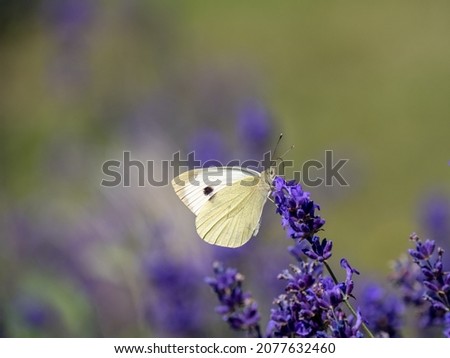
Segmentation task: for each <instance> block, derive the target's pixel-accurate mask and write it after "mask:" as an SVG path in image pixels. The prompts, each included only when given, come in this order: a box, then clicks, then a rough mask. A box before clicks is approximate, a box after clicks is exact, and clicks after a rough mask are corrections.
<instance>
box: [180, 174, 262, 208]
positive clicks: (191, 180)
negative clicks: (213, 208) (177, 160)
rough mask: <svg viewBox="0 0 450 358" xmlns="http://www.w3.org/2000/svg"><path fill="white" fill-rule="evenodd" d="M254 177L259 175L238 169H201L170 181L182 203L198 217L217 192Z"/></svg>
mask: <svg viewBox="0 0 450 358" xmlns="http://www.w3.org/2000/svg"><path fill="white" fill-rule="evenodd" d="M254 177H259V173H258V172H256V171H254V170H251V169H245V168H240V167H219V168H217V167H214V168H202V169H193V170H190V171H187V172H184V173H182V174H181V175H180V176H178V177H177V178H175V179H173V180H172V186H173V188H174V190H175V193H176V194H177V195H178V197H179V198H180V199H181V200H182V201H183V203H184V204H185V205H186V206H187V207H188V208H189V209H190V210H191V211H192V212H193V213H194V214H195V215H198V214H199V212H200V210H201V209H202V207H203V206H204V205H205V203H207V202H208V200H209V199H211V198H212V197H213V196H215V195H216V194H217V193H218V192H219V191H221V190H223V189H224V188H226V187H230V186H231V185H232V184H233V183H235V182H237V181H239V180H242V179H245V178H254Z"/></svg>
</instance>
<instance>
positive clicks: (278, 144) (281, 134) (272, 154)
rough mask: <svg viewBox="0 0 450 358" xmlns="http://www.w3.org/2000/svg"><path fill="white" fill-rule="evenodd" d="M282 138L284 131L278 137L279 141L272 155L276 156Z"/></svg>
mask: <svg viewBox="0 0 450 358" xmlns="http://www.w3.org/2000/svg"><path fill="white" fill-rule="evenodd" d="M281 138H283V133H280V136H279V137H278V140H277V143H276V144H275V148H274V149H273V151H272V155H273V156H274V157H275V153H276V152H277V150H278V145H279V144H280V141H281Z"/></svg>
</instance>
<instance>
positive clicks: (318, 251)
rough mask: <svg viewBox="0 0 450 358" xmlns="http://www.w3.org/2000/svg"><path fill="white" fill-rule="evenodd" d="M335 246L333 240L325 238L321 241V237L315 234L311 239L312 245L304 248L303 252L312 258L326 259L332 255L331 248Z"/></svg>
mask: <svg viewBox="0 0 450 358" xmlns="http://www.w3.org/2000/svg"><path fill="white" fill-rule="evenodd" d="M332 248H333V242H332V241H327V239H323V240H322V242H320V238H319V237H317V236H314V237H313V238H312V239H311V245H310V247H306V248H304V249H303V250H302V251H303V253H304V254H305V255H306V256H308V257H309V258H310V259H311V260H318V261H325V260H328V259H329V258H330V257H331V249H332Z"/></svg>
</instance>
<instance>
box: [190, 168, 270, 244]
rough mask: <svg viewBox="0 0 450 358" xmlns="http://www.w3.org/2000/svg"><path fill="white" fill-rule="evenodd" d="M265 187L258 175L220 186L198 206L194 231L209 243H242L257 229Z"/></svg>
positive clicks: (265, 191)
mask: <svg viewBox="0 0 450 358" xmlns="http://www.w3.org/2000/svg"><path fill="white" fill-rule="evenodd" d="M269 190H270V186H269V185H268V184H267V183H266V182H265V181H264V180H262V179H261V177H260V176H258V177H252V178H251V177H247V178H244V179H241V180H238V181H236V182H234V183H233V184H232V185H231V186H226V187H224V188H222V189H221V190H220V191H218V192H217V193H216V194H215V195H214V196H212V197H211V198H209V199H208V200H207V202H206V203H205V204H204V205H203V206H202V207H201V210H200V212H199V213H198V215H197V218H196V221H195V224H196V227H197V232H198V234H199V235H200V237H201V238H202V239H203V240H205V241H206V242H208V243H210V244H213V245H219V246H225V247H239V246H242V245H244V244H245V243H246V242H247V241H248V240H249V239H250V238H251V237H252V236H253V235H256V233H257V231H258V229H259V221H260V218H261V214H262V210H263V207H264V204H265V202H266V200H267V196H268V193H269Z"/></svg>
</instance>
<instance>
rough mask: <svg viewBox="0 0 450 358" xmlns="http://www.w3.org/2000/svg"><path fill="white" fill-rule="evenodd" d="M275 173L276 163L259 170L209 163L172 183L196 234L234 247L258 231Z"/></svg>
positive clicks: (215, 242)
mask: <svg viewBox="0 0 450 358" xmlns="http://www.w3.org/2000/svg"><path fill="white" fill-rule="evenodd" d="M282 136H283V135H282V134H280V137H279V138H278V142H277V144H276V146H275V149H274V151H273V152H275V151H276V149H277V147H278V144H279V142H280V140H281V138H282ZM292 148H293V146H291V148H290V149H292ZM286 153H287V152H286ZM286 153H285V154H286ZM281 158H282V157H280V158H279V159H281ZM275 175H276V170H275V166H271V167H269V168H267V169H265V170H264V171H262V172H261V173H260V172H258V171H256V170H253V169H250V168H243V167H209V168H200V169H193V170H190V171H187V172H184V173H182V174H181V175H179V176H178V177H176V178H174V179H173V180H172V186H173V188H174V190H175V193H176V194H177V195H178V197H179V198H180V199H181V201H182V202H183V203H184V204H185V205H186V206H187V207H188V208H189V209H190V210H191V211H192V212H193V213H194V215H195V216H196V218H195V227H196V229H197V233H198V235H199V236H200V237H201V238H202V239H203V240H204V241H206V242H208V243H210V244H213V245H218V246H224V247H233V248H234V247H239V246H242V245H244V244H245V243H246V242H247V241H248V240H250V239H251V238H252V236H256V235H257V234H258V231H259V226H260V221H261V215H262V211H263V208H264V205H265V203H266V201H267V198H268V197H269V195H270V192H271V190H272V182H273V180H274V178H275Z"/></svg>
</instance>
